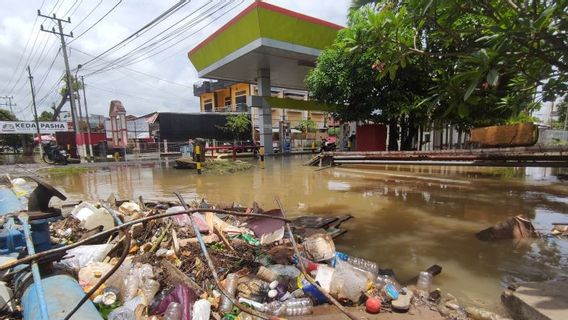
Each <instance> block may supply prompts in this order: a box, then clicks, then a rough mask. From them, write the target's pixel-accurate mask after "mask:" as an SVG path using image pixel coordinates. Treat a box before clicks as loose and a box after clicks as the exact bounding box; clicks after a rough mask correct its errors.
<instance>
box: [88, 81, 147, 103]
mask: <svg viewBox="0 0 568 320" xmlns="http://www.w3.org/2000/svg"><path fill="white" fill-rule="evenodd" d="M89 87H90V88H94V89H95V90H100V91H105V92H108V93H113V94H120V95H123V96H127V97H130V98H133V99H138V100H140V101H146V102H148V103H152V105H156V102H157V101H152V100H149V99H146V98H142V97H140V96H135V95H131V94H128V93H124V92H119V91H116V90H115V89H109V88H103V87H99V86H95V85H92V84H91V85H89Z"/></svg>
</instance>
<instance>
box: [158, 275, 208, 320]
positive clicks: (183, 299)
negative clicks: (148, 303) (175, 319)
mask: <svg viewBox="0 0 568 320" xmlns="http://www.w3.org/2000/svg"><path fill="white" fill-rule="evenodd" d="M196 300H197V294H196V293H195V291H193V290H192V289H191V288H189V287H188V286H186V285H184V284H178V285H177V286H176V287H175V288H174V289H173V290H171V291H170V292H168V294H166V295H165V296H164V298H163V299H162V300H161V301H160V302H159V303H157V304H156V305H153V306H152V307H153V308H152V310H151V314H153V315H160V314H163V313H164V312H166V309H167V308H168V306H169V305H170V303H172V302H177V303H179V304H181V305H182V306H183V313H182V317H181V319H182V320H191V308H192V306H193V303H194V302H195V301H196Z"/></svg>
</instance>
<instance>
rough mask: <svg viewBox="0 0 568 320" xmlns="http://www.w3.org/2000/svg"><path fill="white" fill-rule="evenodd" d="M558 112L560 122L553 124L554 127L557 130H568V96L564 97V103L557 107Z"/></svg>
mask: <svg viewBox="0 0 568 320" xmlns="http://www.w3.org/2000/svg"><path fill="white" fill-rule="evenodd" d="M556 110H558V120H557V121H554V123H553V124H552V126H553V127H554V128H555V129H562V130H567V129H568V127H567V126H568V119H567V116H568V112H567V111H568V96H565V97H564V100H562V102H560V103H559V104H558V105H556Z"/></svg>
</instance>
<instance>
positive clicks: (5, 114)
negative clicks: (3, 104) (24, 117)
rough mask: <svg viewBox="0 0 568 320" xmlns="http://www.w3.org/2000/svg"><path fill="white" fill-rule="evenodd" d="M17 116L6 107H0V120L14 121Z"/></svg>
mask: <svg viewBox="0 0 568 320" xmlns="http://www.w3.org/2000/svg"><path fill="white" fill-rule="evenodd" d="M16 120H18V118H17V117H16V116H15V115H14V114H13V113H11V112H10V111H8V110H6V109H0V121H16Z"/></svg>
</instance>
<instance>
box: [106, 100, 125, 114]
mask: <svg viewBox="0 0 568 320" xmlns="http://www.w3.org/2000/svg"><path fill="white" fill-rule="evenodd" d="M108 114H109V115H110V116H111V117H115V116H117V115H119V114H126V109H125V108H124V106H123V105H122V102H120V101H119V100H112V101H111V102H110V108H109V111H108Z"/></svg>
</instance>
